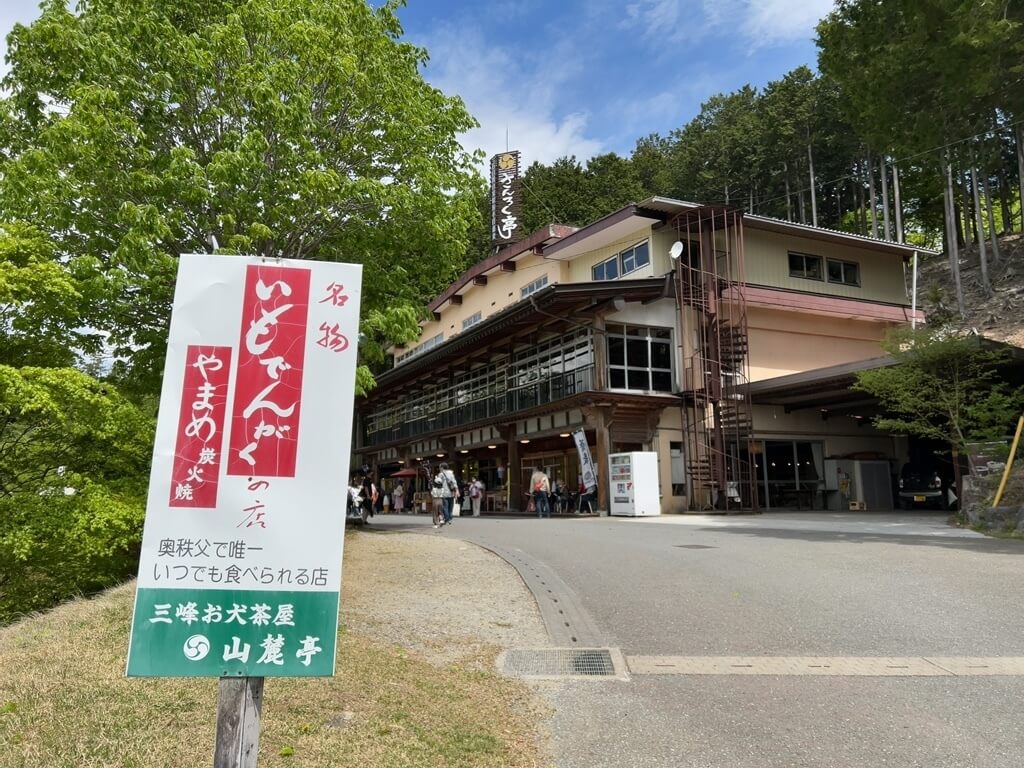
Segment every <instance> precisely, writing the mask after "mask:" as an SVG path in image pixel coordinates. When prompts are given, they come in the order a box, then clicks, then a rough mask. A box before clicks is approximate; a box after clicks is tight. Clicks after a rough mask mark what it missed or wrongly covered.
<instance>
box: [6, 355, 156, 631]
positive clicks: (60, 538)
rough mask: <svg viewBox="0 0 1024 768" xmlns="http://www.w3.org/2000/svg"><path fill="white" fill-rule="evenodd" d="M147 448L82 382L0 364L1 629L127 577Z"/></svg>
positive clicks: (145, 422)
mask: <svg viewBox="0 0 1024 768" xmlns="http://www.w3.org/2000/svg"><path fill="white" fill-rule="evenodd" d="M152 439H153V420H152V418H150V417H149V416H148V415H146V414H145V413H143V412H142V411H141V410H140V409H139V408H138V407H136V406H135V405H134V404H132V403H131V402H129V401H128V400H126V399H125V398H123V397H122V396H121V395H119V394H118V393H117V392H116V391H115V390H114V389H113V388H111V387H110V386H109V385H107V384H104V383H102V382H99V381H97V380H96V379H94V378H92V377H91V376H88V375H87V374H84V373H82V372H80V371H77V370H75V369H73V368H35V367H32V368H14V367H11V366H8V365H0V623H2V622H4V621H7V620H10V619H12V618H14V617H15V616H17V615H18V614H20V613H23V612H25V611H29V610H34V609H39V608H45V607H47V606H49V605H51V604H53V603H54V602H56V601H57V600H61V599H64V598H67V597H69V596H71V595H74V594H78V593H83V592H84V593H87V592H90V591H94V590H96V589H100V588H102V587H105V586H109V585H110V584H112V583H115V582H116V581H118V580H121V579H124V578H125V577H127V576H129V575H130V574H131V573H132V572H133V571H134V569H135V567H136V564H137V559H136V558H137V554H138V551H137V550H138V543H139V540H140V537H141V533H142V519H143V511H144V504H143V498H144V494H145V484H146V479H147V476H148V471H147V465H148V460H149V454H150V451H151V447H152Z"/></svg>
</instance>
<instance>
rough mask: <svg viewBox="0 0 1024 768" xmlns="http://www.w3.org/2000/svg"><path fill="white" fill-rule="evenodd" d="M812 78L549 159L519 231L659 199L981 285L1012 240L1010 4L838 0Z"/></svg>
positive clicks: (1021, 139) (1015, 180) (1019, 38)
mask: <svg viewBox="0 0 1024 768" xmlns="http://www.w3.org/2000/svg"><path fill="white" fill-rule="evenodd" d="M817 45H818V49H819V56H818V71H817V72H815V71H812V69H811V68H810V67H808V66H800V67H797V68H796V69H794V70H792V71H791V72H788V73H786V74H785V75H784V76H782V77H781V78H779V79H778V80H774V81H771V82H769V83H768V84H767V85H766V86H765V87H764V88H761V89H757V88H754V87H752V86H750V85H745V86H743V87H742V88H739V89H738V90H735V91H733V92H731V93H719V94H715V95H713V96H711V97H709V98H708V99H707V100H706V101H705V102H704V103H703V105H702V107H701V111H700V113H699V114H698V115H697V116H696V117H694V118H693V119H692V120H690V121H689V122H688V123H686V124H685V125H683V126H682V127H680V128H678V129H676V130H674V131H672V132H670V133H669V134H668V135H660V134H650V135H648V136H643V137H641V138H639V139H638V140H637V142H636V145H635V147H634V149H633V151H632V153H631V154H630V156H629V157H621V156H619V155H616V154H614V153H613V154H604V155H599V156H596V157H593V158H590V159H589V160H588V161H587V162H586V163H582V162H580V161H579V160H578V159H577V158H575V157H563V158H559V159H558V160H556V161H554V162H553V163H551V164H549V165H543V164H540V163H533V164H532V165H530V166H529V167H528V168H527V170H526V172H525V174H524V180H523V183H524V188H525V194H524V216H523V218H524V222H525V225H526V228H527V231H532V230H533V229H535V228H536V227H538V226H543V225H544V224H547V223H549V222H551V221H556V222H558V223H564V224H573V225H577V226H579V225H583V224H586V223H589V222H591V221H594V220H596V219H598V218H600V217H601V216H603V215H605V214H607V213H609V212H611V211H613V210H615V209H616V208H617V207H620V206H622V205H624V204H626V203H628V202H635V201H639V200H642V199H643V198H645V197H648V196H651V195H664V196H669V197H675V198H679V199H683V200H691V201H695V202H703V203H710V202H715V203H727V204H731V205H734V206H737V207H739V208H742V209H744V210H746V211H748V212H750V213H754V214H759V215H764V216H773V217H777V218H781V219H787V220H790V221H798V222H801V223H805V224H813V225H816V226H822V227H829V228H834V229H839V230H844V231H848V232H854V233H857V234H861V235H866V236H870V237H876V238H884V239H889V240H896V241H899V242H908V243H914V244H920V245H922V246H928V247H931V248H936V249H942V250H943V251H944V252H945V254H946V255H947V257H948V263H949V269H950V272H951V275H952V279H953V285H954V287H955V293H956V295H955V296H954V297H951V299H952V300H953V301H954V302H955V303H956V305H957V306H958V307H959V309H960V311H961V312H962V311H963V308H964V300H963V293H962V288H961V286H960V259H959V252H960V250H961V249H963V248H965V247H971V246H975V247H976V248H977V249H978V250H979V253H980V260H981V280H982V284H983V290H984V292H985V293H986V295H988V296H991V294H992V278H991V277H990V275H991V274H992V273H993V272H994V271H995V270H998V269H1000V268H1001V266H1002V263H1003V254H1001V252H1000V246H999V239H998V238H999V236H1000V235H1002V234H1005V233H1010V232H1016V231H1020V230H1021V229H1022V227H1024V221H1022V216H1021V198H1022V194H1024V3H1021V2H1010V1H1009V0H1006V1H1004V2H988V1H987V0H972V1H968V2H963V1H961V0H886V2H867V1H866V0H840V2H838V3H837V4H836V7H835V9H834V11H833V12H832V13H831V14H830V15H829V16H827V17H826V18H825V19H823V20H822V21H821V23H820V24H819V26H818V28H817Z"/></svg>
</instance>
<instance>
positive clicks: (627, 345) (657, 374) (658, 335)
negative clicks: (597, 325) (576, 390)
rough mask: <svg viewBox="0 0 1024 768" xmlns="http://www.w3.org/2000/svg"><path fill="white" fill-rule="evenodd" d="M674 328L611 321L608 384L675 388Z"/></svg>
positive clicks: (653, 389)
mask: <svg viewBox="0 0 1024 768" xmlns="http://www.w3.org/2000/svg"><path fill="white" fill-rule="evenodd" d="M671 336H672V332H671V329H668V328H646V327H644V326H636V325H626V326H623V325H609V326H608V327H607V329H606V344H607V349H608V370H609V376H608V384H609V386H610V387H611V388H612V389H631V390H639V391H642V392H672V391H673V390H674V388H675V387H674V378H673V376H672V341H671Z"/></svg>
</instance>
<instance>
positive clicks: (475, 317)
mask: <svg viewBox="0 0 1024 768" xmlns="http://www.w3.org/2000/svg"><path fill="white" fill-rule="evenodd" d="M482 318H483V315H482V314H481V313H480V312H474V313H473V314H472V315H470V316H469V317H467V318H466V319H465V320H463V321H462V330H466V329H467V328H472V327H473V326H474V325H476V324H477V323H479V322H480V320H481V319H482Z"/></svg>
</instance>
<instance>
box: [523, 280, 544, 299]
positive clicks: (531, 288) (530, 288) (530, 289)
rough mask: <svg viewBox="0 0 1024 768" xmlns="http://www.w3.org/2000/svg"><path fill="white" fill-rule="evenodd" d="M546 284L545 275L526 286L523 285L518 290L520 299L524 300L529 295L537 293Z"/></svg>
mask: <svg viewBox="0 0 1024 768" xmlns="http://www.w3.org/2000/svg"><path fill="white" fill-rule="evenodd" d="M547 284H548V276H547V275H541V276H540V277H538V278H537V279H536V280H534V281H533V282H532V283H527V284H526V285H524V286H523V287H522V288H521V289H520V290H519V293H520V298H523V299H525V298H526V297H527V296H529V295H530V294H531V293H536V292H537V291H539V290H540V289H541V288H543V287H544V286H545V285H547Z"/></svg>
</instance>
